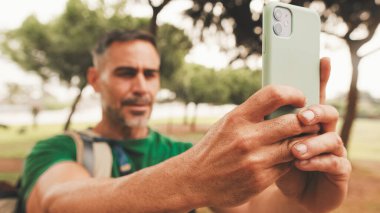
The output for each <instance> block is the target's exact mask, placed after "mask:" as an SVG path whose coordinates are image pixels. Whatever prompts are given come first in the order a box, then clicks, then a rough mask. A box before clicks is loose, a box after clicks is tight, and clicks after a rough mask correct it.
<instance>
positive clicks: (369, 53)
mask: <svg viewBox="0 0 380 213" xmlns="http://www.w3.org/2000/svg"><path fill="white" fill-rule="evenodd" d="M378 51H380V47H378V48H376V49H373V50H371V51H369V52H367V53H366V54H362V55H359V57H360V58H364V57H367V56H369V55H372V54H373V53H375V52H378Z"/></svg>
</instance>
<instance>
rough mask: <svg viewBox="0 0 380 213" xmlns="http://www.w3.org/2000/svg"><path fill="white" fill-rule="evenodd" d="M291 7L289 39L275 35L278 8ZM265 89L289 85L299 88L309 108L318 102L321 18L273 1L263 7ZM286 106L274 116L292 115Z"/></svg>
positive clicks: (310, 12)
mask: <svg viewBox="0 0 380 213" xmlns="http://www.w3.org/2000/svg"><path fill="white" fill-rule="evenodd" d="M277 6H279V7H284V8H288V9H289V10H290V12H291V14H292V33H291V35H290V37H279V36H277V35H275V33H274V31H273V26H272V20H273V19H274V17H273V10H274V8H275V7H277ZM263 23H264V31H263V32H264V35H263V38H264V42H263V45H264V47H263V86H266V85H270V84H274V85H289V86H292V87H295V88H298V89H300V90H301V91H302V92H303V93H304V94H305V96H306V98H307V106H309V105H313V104H318V103H319V84H320V81H319V79H320V74H319V60H320V59H319V36H320V18H319V15H318V14H317V13H316V12H314V11H312V10H310V9H306V8H303V7H298V6H293V5H289V4H284V3H279V2H271V3H269V4H267V5H266V6H265V7H264V21H263ZM293 110H294V108H291V107H285V108H282V109H281V110H280V111H277V112H276V113H274V114H272V115H271V116H270V117H277V116H279V115H282V114H286V113H291V112H292V111H293Z"/></svg>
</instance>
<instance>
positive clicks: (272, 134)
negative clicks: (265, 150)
mask: <svg viewBox="0 0 380 213" xmlns="http://www.w3.org/2000/svg"><path fill="white" fill-rule="evenodd" d="M319 131H320V127H319V125H308V126H305V125H303V124H302V123H301V122H300V121H299V120H298V118H297V115H295V114H287V115H283V116H280V117H277V118H274V119H272V120H266V121H262V122H260V123H258V124H255V125H254V127H253V134H254V136H255V138H257V139H258V141H259V142H260V144H261V145H265V144H273V143H276V142H278V141H281V140H283V139H287V138H290V137H295V136H299V135H301V134H307V133H317V132H319Z"/></svg>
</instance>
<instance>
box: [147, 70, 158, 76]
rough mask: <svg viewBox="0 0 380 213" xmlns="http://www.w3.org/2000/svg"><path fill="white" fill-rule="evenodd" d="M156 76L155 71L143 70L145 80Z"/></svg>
mask: <svg viewBox="0 0 380 213" xmlns="http://www.w3.org/2000/svg"><path fill="white" fill-rule="evenodd" d="M156 75H157V71H156V70H144V76H145V77H146V78H151V77H155V76H156Z"/></svg>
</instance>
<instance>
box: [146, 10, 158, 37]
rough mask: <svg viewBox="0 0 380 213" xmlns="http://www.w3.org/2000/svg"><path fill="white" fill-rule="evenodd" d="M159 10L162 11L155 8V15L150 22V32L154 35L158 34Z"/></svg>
mask: <svg viewBox="0 0 380 213" xmlns="http://www.w3.org/2000/svg"><path fill="white" fill-rule="evenodd" d="M159 12H160V11H157V9H155V8H153V16H152V19H151V20H150V23H149V32H150V33H152V35H154V36H157V16H158V13H159Z"/></svg>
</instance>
